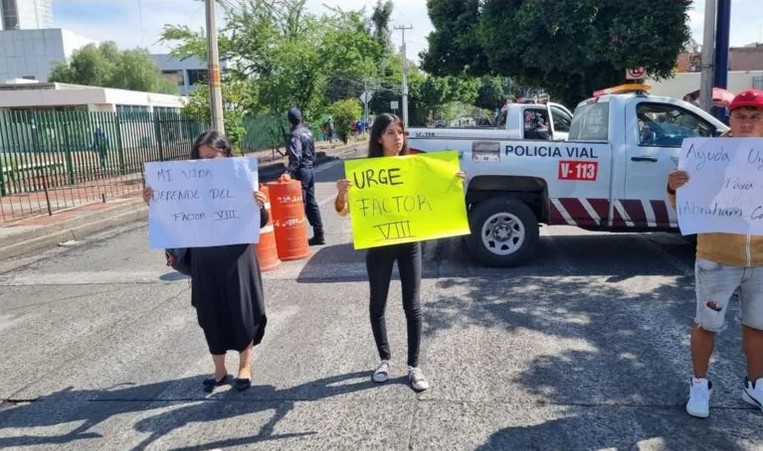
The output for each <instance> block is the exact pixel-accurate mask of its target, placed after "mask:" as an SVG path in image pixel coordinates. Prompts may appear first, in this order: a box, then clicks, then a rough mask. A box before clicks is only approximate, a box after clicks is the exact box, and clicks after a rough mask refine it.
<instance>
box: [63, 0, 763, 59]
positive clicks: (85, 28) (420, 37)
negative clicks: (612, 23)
mask: <svg viewBox="0 0 763 451" xmlns="http://www.w3.org/2000/svg"><path fill="white" fill-rule="evenodd" d="M441 1H448V0H441ZM640 1H648V0H640ZM393 3H394V5H395V6H394V9H393V12H392V18H391V24H392V26H406V27H407V26H412V27H413V29H412V30H406V31H405V39H406V42H407V47H408V57H409V59H412V60H414V61H417V60H418V54H419V52H421V51H422V50H424V49H426V47H427V40H426V37H427V35H428V34H429V33H430V32H432V24H431V22H430V21H429V16H428V15H427V8H426V0H393ZM375 4H376V0H307V4H306V5H307V8H308V10H310V11H311V12H313V13H315V14H318V15H320V14H323V13H326V12H328V9H327V8H326V6H325V5H329V6H331V7H339V8H341V9H343V10H357V9H360V8H363V7H364V6H365V7H366V10H367V11H369V12H370V11H372V10H373V6H374V5H375ZM704 6H705V0H695V1H694V4H693V7H692V10H691V11H689V19H690V27H691V30H692V34H693V36H694V39H695V40H696V41H697V42H698V43H700V44H701V43H702V32H703V25H704ZM53 17H54V21H55V25H56V27H60V28H66V29H69V30H71V31H74V32H75V33H77V34H79V35H81V36H84V37H86V38H89V39H92V40H94V41H106V40H111V41H115V42H116V43H117V45H118V46H119V47H120V48H134V47H147V48H148V49H149V51H150V52H152V53H167V52H169V51H170V50H171V48H170V47H168V45H167V44H163V43H159V42H158V40H159V35H160V33H161V31H162V28H163V27H164V25H165V24H178V25H188V26H190V27H191V28H192V29H201V28H203V27H204V2H203V1H199V0H53ZM729 40H730V43H731V46H732V47H741V46H744V45H746V44H749V43H752V42H756V41H758V42H763V1H761V0H732V1H731V32H730V37H729ZM392 42H393V43H394V45H395V47H397V48H399V47H400V44H401V43H402V36H401V32H400V31H394V33H393V34H392Z"/></svg>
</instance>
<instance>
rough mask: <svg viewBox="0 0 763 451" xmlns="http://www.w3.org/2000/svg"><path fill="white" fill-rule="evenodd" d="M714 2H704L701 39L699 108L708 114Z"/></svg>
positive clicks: (708, 0)
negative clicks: (703, 22) (702, 34)
mask: <svg viewBox="0 0 763 451" xmlns="http://www.w3.org/2000/svg"><path fill="white" fill-rule="evenodd" d="M715 2H716V0H705V30H704V36H703V39H702V75H701V76H700V80H701V82H700V91H699V106H700V108H702V109H703V110H705V111H707V112H708V113H709V112H710V111H711V109H712V108H713V71H714V68H715V63H714V57H715Z"/></svg>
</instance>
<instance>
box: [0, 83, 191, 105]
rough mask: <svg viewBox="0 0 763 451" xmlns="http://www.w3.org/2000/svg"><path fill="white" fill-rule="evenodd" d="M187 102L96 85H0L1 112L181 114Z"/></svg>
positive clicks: (149, 93)
mask: <svg viewBox="0 0 763 451" xmlns="http://www.w3.org/2000/svg"><path fill="white" fill-rule="evenodd" d="M184 102H185V99H184V98H182V97H180V96H175V95H171V94H155V93H152V92H140V91H128V90H125V89H113V88H99V87H96V86H81V85H70V84H65V83H36V82H25V83H24V82H22V83H5V84H0V111H2V110H38V111H89V112H107V113H170V112H175V113H178V112H180V109H181V108H182V107H183V105H184Z"/></svg>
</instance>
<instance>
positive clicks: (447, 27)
mask: <svg viewBox="0 0 763 451" xmlns="http://www.w3.org/2000/svg"><path fill="white" fill-rule="evenodd" d="M565 1H566V0H565ZM480 3H481V1H480V0H448V1H442V0H427V10H428V12H429V19H430V20H431V21H432V25H433V26H434V28H435V30H434V31H433V32H432V33H430V35H429V37H428V38H427V40H428V41H429V49H428V50H426V51H423V52H421V54H420V57H421V67H422V69H424V70H425V71H427V72H428V73H430V74H432V75H462V74H465V73H472V74H480V75H481V74H483V73H486V72H487V71H488V63H487V57H486V56H485V52H483V50H482V48H481V46H480V42H479V40H478V38H477V31H478V25H479V18H480V12H479V8H480ZM513 31H514V32H516V30H513Z"/></svg>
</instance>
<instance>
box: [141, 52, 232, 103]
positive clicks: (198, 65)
mask: <svg viewBox="0 0 763 451" xmlns="http://www.w3.org/2000/svg"><path fill="white" fill-rule="evenodd" d="M151 58H153V59H154V61H155V62H156V64H157V65H158V66H159V69H161V71H162V74H164V76H165V77H166V78H168V79H169V80H171V81H172V82H174V83H176V84H177V86H178V88H179V89H180V95H183V96H187V95H188V94H190V93H191V91H193V89H194V85H196V84H198V83H201V84H205V83H207V78H208V76H209V70H208V69H207V62H206V61H201V60H200V59H198V58H188V59H185V60H179V59H177V58H175V57H173V56H172V55H169V54H155V55H151ZM227 68H228V63H227V61H224V60H223V61H220V70H221V71H223V70H225V69H227Z"/></svg>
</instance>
